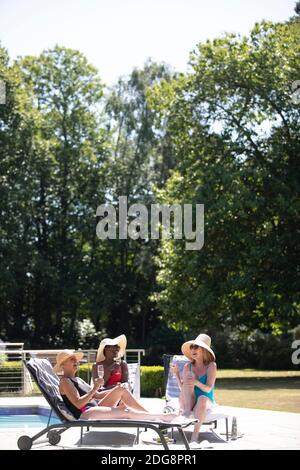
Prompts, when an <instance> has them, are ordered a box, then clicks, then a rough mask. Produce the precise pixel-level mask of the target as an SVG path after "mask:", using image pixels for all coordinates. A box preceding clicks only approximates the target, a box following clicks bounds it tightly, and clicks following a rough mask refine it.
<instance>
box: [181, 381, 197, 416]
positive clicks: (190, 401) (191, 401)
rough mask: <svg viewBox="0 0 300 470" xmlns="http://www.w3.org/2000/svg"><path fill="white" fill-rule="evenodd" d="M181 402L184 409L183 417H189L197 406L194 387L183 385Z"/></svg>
mask: <svg viewBox="0 0 300 470" xmlns="http://www.w3.org/2000/svg"><path fill="white" fill-rule="evenodd" d="M179 402H180V404H181V408H182V414H183V415H189V414H190V413H191V411H192V409H193V408H194V405H195V393H194V387H190V386H188V385H183V387H182V389H181V393H180V399H179Z"/></svg>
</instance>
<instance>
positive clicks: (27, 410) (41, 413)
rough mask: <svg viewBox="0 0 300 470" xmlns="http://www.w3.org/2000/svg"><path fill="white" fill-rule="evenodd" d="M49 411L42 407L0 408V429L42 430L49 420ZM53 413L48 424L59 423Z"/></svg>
mask: <svg viewBox="0 0 300 470" xmlns="http://www.w3.org/2000/svg"><path fill="white" fill-rule="evenodd" d="M49 413H50V410H49V409H48V408H45V407H42V406H31V407H5V408H4V407H3V408H2V407H0V429H3V428H5V429H10V428H44V427H45V426H46V425H47V423H48V419H49ZM60 422H61V421H60V419H58V418H57V416H56V415H55V414H54V413H53V414H52V416H51V420H50V424H58V423H60Z"/></svg>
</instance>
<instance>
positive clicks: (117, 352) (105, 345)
mask: <svg viewBox="0 0 300 470" xmlns="http://www.w3.org/2000/svg"><path fill="white" fill-rule="evenodd" d="M126 345H127V339H126V336H125V335H120V336H117V337H116V338H104V339H103V340H102V341H101V343H100V346H99V348H98V351H97V356H96V363H95V364H94V365H93V368H92V377H93V380H94V379H95V378H97V377H98V372H97V371H98V366H101V365H102V366H103V369H104V377H103V378H104V388H105V389H106V390H109V389H110V388H113V387H115V386H116V385H118V384H122V386H123V387H126V388H128V389H129V388H130V387H129V383H128V375H129V373H128V366H127V363H126V362H125V361H124V360H122V358H123V356H124V354H125V350H126Z"/></svg>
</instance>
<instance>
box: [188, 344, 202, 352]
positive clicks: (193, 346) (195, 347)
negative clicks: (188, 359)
mask: <svg viewBox="0 0 300 470" xmlns="http://www.w3.org/2000/svg"><path fill="white" fill-rule="evenodd" d="M199 348H200V346H198V344H191V345H190V350H191V351H192V350H193V349H199Z"/></svg>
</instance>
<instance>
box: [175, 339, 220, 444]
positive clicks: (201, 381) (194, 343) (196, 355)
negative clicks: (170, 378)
mask: <svg viewBox="0 0 300 470" xmlns="http://www.w3.org/2000/svg"><path fill="white" fill-rule="evenodd" d="M210 346H211V338H210V337H209V336H208V335H206V334H204V333H201V334H200V335H198V336H197V338H196V339H194V340H191V341H186V342H185V343H184V344H183V345H182V346H181V351H182V353H183V354H184V355H185V356H186V358H187V359H189V361H190V362H189V363H187V364H185V366H184V368H183V373H182V377H180V375H179V370H178V367H177V366H176V365H174V366H173V367H172V368H171V370H172V372H173V374H174V375H175V376H176V378H177V382H178V385H179V387H180V389H181V393H180V398H179V400H180V407H181V410H182V411H181V413H182V414H183V415H185V416H188V415H190V413H191V412H192V413H193V415H194V417H195V418H197V419H198V423H196V424H195V426H194V431H193V434H192V438H191V442H197V441H198V435H199V431H200V428H201V425H202V423H203V422H204V420H205V415H206V411H207V410H208V409H209V408H212V407H213V406H214V405H215V400H214V386H215V381H216V373H217V365H216V362H215V360H216V356H215V353H214V352H213V350H212V349H211V347H210Z"/></svg>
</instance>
